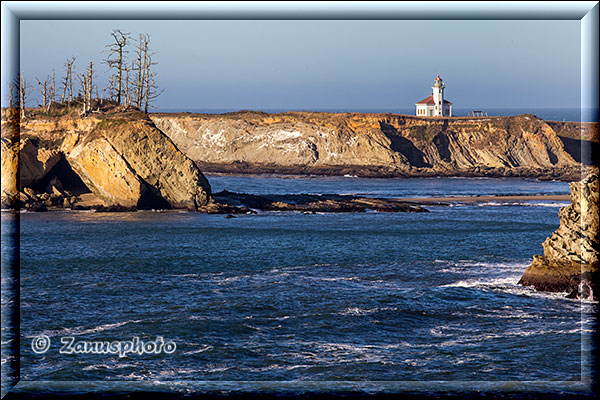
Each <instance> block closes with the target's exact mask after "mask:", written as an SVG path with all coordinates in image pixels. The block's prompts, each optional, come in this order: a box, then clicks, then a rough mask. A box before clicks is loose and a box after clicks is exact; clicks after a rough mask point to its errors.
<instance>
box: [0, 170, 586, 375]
mask: <svg viewBox="0 0 600 400" xmlns="http://www.w3.org/2000/svg"><path fill="white" fill-rule="evenodd" d="M209 180H210V182H211V184H212V186H213V190H214V191H219V190H221V189H227V190H231V191H237V192H251V193H299V192H306V193H360V194H365V195H375V196H392V197H393V196H396V197H400V196H402V197H421V196H426V195H441V194H446V195H467V194H469V195H487V194H507V193H510V194H532V193H537V194H567V193H568V192H569V189H568V185H567V184H566V183H564V182H540V181H535V180H524V179H471V178H457V179H450V178H440V179H437V178H426V179H358V178H349V177H338V178H326V177H305V178H298V177H296V178H294V179H292V178H289V177H277V176H255V177H248V176H246V177H237V176H225V175H220V176H219V175H209ZM561 205H565V203H561V202H530V203H527V204H521V205H514V204H513V205H501V204H499V203H498V204H493V203H487V204H484V205H456V206H454V207H447V206H445V207H444V206H429V207H427V208H428V209H429V210H430V211H431V212H430V213H426V214H422V213H419V214H411V213H377V212H367V213H349V214H333V213H322V214H310V215H308V214H303V213H295V212H260V213H258V214H256V215H239V216H237V217H236V218H231V219H227V218H224V216H223V215H206V214H198V213H190V212H179V211H169V212H150V211H143V212H134V213H93V212H69V211H67V212H53V213H21V214H20V257H21V259H20V262H21V264H20V273H21V304H20V305H21V308H20V310H21V315H20V316H21V332H20V340H21V342H20V343H21V379H22V380H24V381H27V380H45V381H53V380H60V381H86V380H96V381H97V380H101V381H102V380H114V381H124V380H149V381H157V380H159V381H180V380H187V381H192V380H193V381H214V382H217V384H218V382H219V381H293V380H301V381H337V382H341V381H361V382H366V381H490V382H498V381H544V382H548V381H561V382H564V381H573V382H577V381H580V380H581V379H582V377H584V376H586V374H588V373H589V372H588V370H587V368H585V367H586V366H589V365H588V364H586V362H587V361H586V354H588V353H589V351H590V346H591V343H589V341H587V340H586V339H585V338H586V336H589V335H590V334H591V332H592V328H591V321H592V320H591V318H592V317H591V316H592V313H593V311H594V310H595V308H596V307H597V304H595V303H589V302H581V301H578V300H571V299H566V298H565V297H564V296H565V294H564V293H559V294H548V293H540V292H536V291H535V290H533V289H532V288H529V287H522V286H519V285H517V281H518V280H519V278H520V276H521V275H522V273H523V271H524V270H525V268H526V267H527V266H528V265H529V263H530V262H531V260H532V256H533V254H540V253H541V251H542V248H541V245H540V244H541V243H542V242H543V241H544V239H545V238H546V237H547V236H548V235H550V234H551V233H552V231H554V230H555V229H556V228H557V227H558V223H559V221H558V216H557V213H558V210H559V207H560V206H561ZM11 218H15V216H14V215H12V214H10V213H4V212H3V213H2V220H3V224H2V225H3V229H4V225H5V224H4V222H5V221H9V220H10V219H11ZM5 237H6V235H4V234H3V242H4V240H5ZM4 245H5V243H3V248H4ZM3 284H4V282H3ZM3 296H4V294H3ZM3 301H4V299H3ZM41 334H43V335H47V336H48V338H50V340H51V341H52V345H51V347H50V349H49V350H48V351H47V352H46V353H44V354H36V353H34V352H33V351H32V348H31V344H32V340H33V339H34V338H35V337H36V336H38V335H41ZM65 336H72V337H75V338H76V339H77V340H88V341H91V340H103V341H113V340H128V339H131V338H133V337H139V338H140V339H142V340H152V339H154V338H156V337H157V336H161V337H163V338H164V339H165V340H171V341H173V342H175V343H176V346H177V347H176V350H175V351H174V352H173V353H172V354H143V355H138V354H130V355H129V356H126V357H119V356H118V355H113V354H60V353H59V348H60V340H61V338H62V337H65ZM582 357H583V358H582ZM582 362H583V364H582ZM582 365H583V366H584V368H582ZM273 385H276V383H274V384H273Z"/></svg>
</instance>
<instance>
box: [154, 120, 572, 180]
mask: <svg viewBox="0 0 600 400" xmlns="http://www.w3.org/2000/svg"><path fill="white" fill-rule="evenodd" d="M151 118H152V120H153V121H154V123H155V124H156V126H157V127H158V128H159V129H160V130H162V131H163V132H164V133H165V134H167V135H168V136H169V137H170V138H171V139H172V140H173V141H174V142H175V144H176V145H177V146H178V147H179V148H180V149H181V150H182V151H183V152H184V153H185V154H186V155H187V156H188V157H190V158H191V159H193V160H194V161H196V162H197V163H199V165H201V167H202V168H203V169H206V170H210V171H221V172H231V171H236V172H243V170H244V169H245V170H246V171H248V172H251V171H257V170H258V171H261V170H264V171H269V168H274V169H271V170H275V171H277V168H278V169H279V171H281V172H317V173H319V172H321V173H327V172H328V170H330V172H332V173H340V172H352V171H354V172H356V173H358V174H359V175H360V174H363V175H379V176H381V175H390V174H391V175H399V176H402V175H420V174H423V175H433V174H435V175H490V176H493V175H496V176H537V177H540V176H545V177H550V178H557V177H558V178H565V179H578V177H577V175H578V173H579V171H578V165H579V163H578V162H577V161H576V160H574V159H573V157H572V156H571V155H570V154H569V153H567V152H566V151H565V148H564V145H563V142H562V141H561V140H560V138H559V137H558V136H557V134H556V132H555V131H554V130H553V129H552V127H551V126H549V125H548V124H547V123H546V122H544V121H543V120H541V119H539V118H537V117H535V116H533V115H520V116H514V117H485V118H421V117H413V116H406V115H396V114H363V113H339V114H338V113H319V112H288V113H282V114H266V113H261V112H237V113H229V114H222V115H210V114H185V113H184V114H153V115H151ZM236 165H242V167H241V168H236ZM369 171H371V173H369Z"/></svg>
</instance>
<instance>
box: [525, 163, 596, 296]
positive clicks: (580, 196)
mask: <svg viewBox="0 0 600 400" xmlns="http://www.w3.org/2000/svg"><path fill="white" fill-rule="evenodd" d="M570 187H571V205H569V206H567V207H563V208H561V210H560V211H559V213H558V216H559V219H560V226H559V227H558V229H557V230H556V231H555V232H554V233H553V234H552V236H551V237H549V238H547V239H546V241H545V242H544V243H543V244H542V247H543V248H544V254H543V255H542V256H537V255H536V256H534V258H533V262H532V264H531V265H530V266H529V267H528V268H527V270H526V271H525V273H524V274H523V277H522V278H521V280H520V281H519V283H520V284H522V285H533V286H534V287H535V288H536V289H538V290H544V291H551V292H563V291H568V292H570V293H571V296H573V297H575V296H578V297H583V298H591V297H593V296H594V297H597V293H596V292H595V291H594V289H595V280H596V278H597V276H596V275H597V271H598V264H599V260H598V256H599V252H600V237H599V233H598V232H599V228H600V227H599V222H598V221H599V218H598V203H599V198H598V190H599V185H598V172H597V169H596V170H595V171H594V172H593V173H591V174H589V175H588V176H587V177H586V178H585V179H583V180H582V181H581V182H574V183H571V184H570Z"/></svg>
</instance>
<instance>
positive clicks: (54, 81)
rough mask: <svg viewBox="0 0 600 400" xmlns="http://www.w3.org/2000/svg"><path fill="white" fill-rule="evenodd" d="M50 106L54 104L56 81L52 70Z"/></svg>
mask: <svg viewBox="0 0 600 400" xmlns="http://www.w3.org/2000/svg"><path fill="white" fill-rule="evenodd" d="M51 99H52V104H53V103H55V102H56V79H55V76H54V68H52V97H51Z"/></svg>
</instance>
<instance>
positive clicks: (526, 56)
mask: <svg viewBox="0 0 600 400" xmlns="http://www.w3.org/2000/svg"><path fill="white" fill-rule="evenodd" d="M20 24H21V25H20V35H21V37H20V57H21V60H20V61H21V70H22V71H23V72H24V73H25V77H26V79H27V80H28V81H30V82H34V81H35V78H40V79H43V78H44V77H45V76H46V75H48V74H49V73H51V70H52V68H54V69H55V71H56V75H57V79H58V77H62V76H63V75H64V71H63V69H64V68H63V64H64V62H65V60H66V59H67V58H69V57H71V56H77V62H76V68H77V69H76V72H83V71H84V69H85V68H86V65H87V64H88V63H89V61H90V60H93V62H94V64H95V65H96V69H97V71H98V75H97V81H98V82H99V83H100V85H101V86H100V87H101V88H103V87H106V82H107V81H108V76H109V72H108V67H107V66H106V65H105V64H102V59H104V58H106V53H103V51H104V50H105V45H107V44H108V43H110V41H111V36H110V32H111V31H112V30H113V29H121V30H123V31H126V32H131V33H132V35H134V36H137V34H138V33H148V34H150V36H151V48H152V49H153V50H154V51H155V53H156V54H155V56H154V60H155V61H156V62H158V64H157V65H156V66H155V67H154V68H155V69H154V71H155V72H156V73H157V79H156V80H157V82H158V84H159V86H160V87H161V88H162V89H164V93H163V94H162V95H161V96H160V97H159V98H158V99H156V100H155V103H154V105H155V108H154V109H155V110H161V109H162V110H175V109H181V110H187V109H205V110H209V109H252V110H261V109H284V110H319V109H356V110H368V109H373V110H376V109H386V110H389V109H394V108H399V109H406V108H410V107H414V104H415V103H416V102H417V101H419V100H421V99H423V98H425V97H427V96H429V95H430V94H431V86H432V85H433V81H434V79H435V77H436V75H437V74H439V75H440V76H441V77H442V78H443V79H444V82H445V84H446V93H445V97H446V99H447V100H449V101H452V102H453V103H454V107H455V108H470V109H478V110H479V109H483V110H485V109H486V108H503V107H506V108H523V109H527V108H529V107H531V108H543V107H573V108H578V107H579V104H580V62H581V61H580V59H581V57H580V51H581V50H580V21H577V20H552V21H528V20H518V21H507V20H502V21H494V20H486V21H476V20H461V21H459V20H446V21H444V20H422V21H416V20H390V21H385V20H377V21H373V20H372V21H357V20H346V21H344V20H332V21H327V20H318V21H317V20H315V21H310V20H285V21H273V20H266V21H261V20H196V21H192V20H186V21H174V20H171V21H156V20H149V21H107V20H91V21H90V20H84V21H78V20H65V21H58V20H54V21H44V20H23V21H21V22H20ZM133 50H134V49H133V46H132V47H131V48H130V53H129V56H130V57H131V58H133V52H134V51H133ZM2 102H3V104H4V103H5V102H6V99H2Z"/></svg>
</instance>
